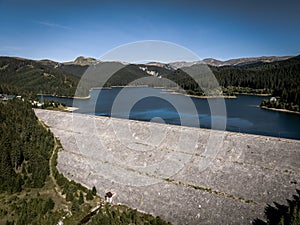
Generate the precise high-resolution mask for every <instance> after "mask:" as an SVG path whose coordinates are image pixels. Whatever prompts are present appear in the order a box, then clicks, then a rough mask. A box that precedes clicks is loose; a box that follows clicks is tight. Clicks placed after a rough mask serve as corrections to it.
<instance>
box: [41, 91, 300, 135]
mask: <svg viewBox="0 0 300 225" xmlns="http://www.w3.org/2000/svg"><path fill="white" fill-rule="evenodd" d="M265 98H266V97H260V96H248V95H238V96H237V98H229V99H224V100H222V99H209V100H207V99H201V98H190V97H187V96H184V95H178V94H170V93H167V92H165V91H164V90H163V89H154V88H123V89H122V88H112V89H102V90H97V89H96V90H92V91H91V98H90V99H82V100H78V99H76V100H73V99H70V98H59V97H50V96H44V99H48V100H58V101H60V102H63V103H65V104H66V105H67V106H75V107H77V108H79V110H77V111H75V112H77V113H84V114H93V115H98V116H112V117H118V118H127V119H133V120H140V121H153V122H164V123H168V124H175V125H184V126H194V127H199V126H200V127H201V128H211V127H212V125H211V123H212V118H213V121H215V122H216V124H217V125H216V126H214V128H215V129H219V128H220V129H222V128H223V127H222V124H223V122H224V121H225V122H226V130H228V131H234V132H242V133H250V134H258V135H267V136H275V137H284V138H292V139H300V115H297V114H292V113H284V112H277V111H271V110H266V109H261V108H259V107H258V106H259V104H260V102H261V100H262V99H265ZM222 101H225V107H226V110H225V112H226V115H225V116H224V113H222V112H221V111H222V109H221V110H212V111H211V107H210V106H211V105H215V106H218V105H220V106H222ZM188 103H190V104H188ZM191 103H192V105H193V106H191ZM193 107H195V110H196V111H193V110H191V109H192V108H193ZM221 108H222V107H221ZM212 113H213V116H212V115H211V114H212ZM197 121H198V122H197ZM218 121H219V124H220V126H219V125H218ZM198 123H199V124H200V125H199V124H198Z"/></svg>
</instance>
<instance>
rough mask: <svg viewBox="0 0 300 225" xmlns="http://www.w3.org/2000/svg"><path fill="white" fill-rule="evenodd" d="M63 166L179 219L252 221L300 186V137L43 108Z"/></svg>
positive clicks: (125, 200)
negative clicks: (246, 132)
mask: <svg viewBox="0 0 300 225" xmlns="http://www.w3.org/2000/svg"><path fill="white" fill-rule="evenodd" d="M35 113H36V115H37V116H38V118H39V119H40V120H42V121H43V122H44V123H45V124H46V125H47V126H49V127H50V129H51V131H52V132H53V133H54V135H55V136H56V137H57V138H58V139H59V140H60V141H61V143H62V145H63V148H64V150H63V151H60V152H59V153H58V165H57V167H58V169H59V171H60V172H62V173H63V174H64V176H66V177H67V178H69V179H73V180H75V181H77V182H80V183H82V184H83V185H85V186H87V187H89V188H91V187H92V186H95V187H96V188H97V190H98V193H99V195H101V196H102V197H104V195H105V193H107V192H108V191H111V192H114V193H115V195H114V197H113V203H121V204H126V205H128V206H130V207H133V208H137V209H138V210H141V211H144V212H147V213H151V214H153V215H155V216H160V217H162V218H163V219H165V220H167V221H170V222H172V223H174V224H197V225H199V224H251V223H252V221H253V220H254V219H256V218H260V219H263V218H264V208H265V207H266V206H267V204H270V205H273V202H277V203H280V204H287V202H286V199H291V198H292V195H294V194H296V189H299V188H300V184H299V182H300V179H299V176H300V141H296V140H288V139H279V138H272V137H265V136H256V135H248V134H239V133H231V132H224V131H214V130H206V129H198V128H190V127H180V126H174V125H166V124H158V123H150V122H140V121H131V120H125V119H116V118H108V117H99V116H89V115H82V114H76V113H73V114H72V113H64V112H57V111H47V110H39V109H36V110H35Z"/></svg>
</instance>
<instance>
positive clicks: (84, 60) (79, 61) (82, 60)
mask: <svg viewBox="0 0 300 225" xmlns="http://www.w3.org/2000/svg"><path fill="white" fill-rule="evenodd" d="M98 62H99V61H98V60H97V59H94V58H91V57H87V58H86V57H84V56H78V57H77V58H76V59H75V60H74V61H73V62H69V63H72V64H77V65H81V66H85V65H92V64H95V63H98Z"/></svg>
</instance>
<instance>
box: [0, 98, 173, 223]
mask: <svg viewBox="0 0 300 225" xmlns="http://www.w3.org/2000/svg"><path fill="white" fill-rule="evenodd" d="M0 121H1V122H0V132H1V136H0V224H6V225H9V224H11V225H27V224H34V225H41V224H43V225H48V224H49V225H50V224H51V225H53V224H57V223H58V222H59V221H60V220H61V221H63V223H64V224H65V225H74V224H84V223H85V222H87V221H88V220H89V219H92V222H91V223H89V224H103V223H101V221H107V222H108V223H107V224H130V223H131V224H136V223H139V224H169V223H167V222H165V221H163V220H162V219H160V218H159V217H153V216H151V215H148V214H143V213H140V212H138V211H136V210H134V209H130V208H128V207H126V206H113V207H112V206H111V205H109V204H107V203H104V201H103V200H102V199H100V197H98V196H96V193H97V190H96V188H95V187H93V189H92V190H89V189H88V188H86V187H83V186H82V185H80V184H78V183H76V182H74V181H69V180H67V179H66V178H65V177H64V176H63V175H62V174H61V173H60V172H59V171H58V170H57V168H56V164H57V161H56V160H57V154H58V151H60V150H62V147H61V145H60V143H59V142H58V141H56V140H55V138H54V137H53V135H52V133H51V132H50V130H49V129H47V128H46V127H45V126H44V125H42V124H41V123H40V122H39V121H38V119H37V118H36V116H35V114H34V112H33V110H32V109H31V105H30V104H29V103H26V101H25V102H23V101H21V100H18V99H15V100H10V101H7V102H0ZM97 205H100V206H101V207H100V209H99V213H98V214H96V215H94V216H95V217H92V216H91V215H90V214H91V213H90V211H91V209H92V208H93V207H95V206H97ZM90 217H91V218H90ZM87 218H88V220H87ZM85 220H87V221H85ZM83 221H85V222H83Z"/></svg>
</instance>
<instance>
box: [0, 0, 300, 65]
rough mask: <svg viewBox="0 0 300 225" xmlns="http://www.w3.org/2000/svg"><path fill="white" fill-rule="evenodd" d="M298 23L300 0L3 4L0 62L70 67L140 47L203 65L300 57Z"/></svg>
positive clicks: (9, 0) (5, 0)
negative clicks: (169, 49)
mask: <svg viewBox="0 0 300 225" xmlns="http://www.w3.org/2000/svg"><path fill="white" fill-rule="evenodd" d="M298 2H299V1H298ZM299 21H300V3H297V1H296V0H286V1H268V0H266V1H263V0H261V1H258V0H249V1H241V0H240V1H232V0H229V1H225V0H224V1H221V0H219V1H208V0H206V1H177V0H173V1H171V0H166V1H164V0H160V1H156V0H154V1H150V0H149V1H142V0H140V1H133V0H132V1H130V0H129V1H125V0H124V1H96V0H84V1H76V0H60V1H59V0H52V1H47V0H40V1H38V0H28V1H27V0H0V26H1V30H0V55H9V56H20V57H25V58H31V59H44V58H48V59H52V60H57V61H70V60H73V59H74V58H76V57H77V56H79V55H83V56H90V57H95V58H98V57H100V56H101V55H102V54H104V53H105V52H106V51H108V50H110V49H112V48H115V47H117V46H119V45H121V44H125V43H128V42H134V41H140V40H163V41H169V42H174V43H176V44H179V45H182V46H184V47H186V48H188V49H190V50H192V51H193V52H195V53H196V54H198V55H199V56H200V58H208V57H213V58H217V59H223V60H225V59H229V58H238V57H249V56H262V55H298V54H300V22H299Z"/></svg>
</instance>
